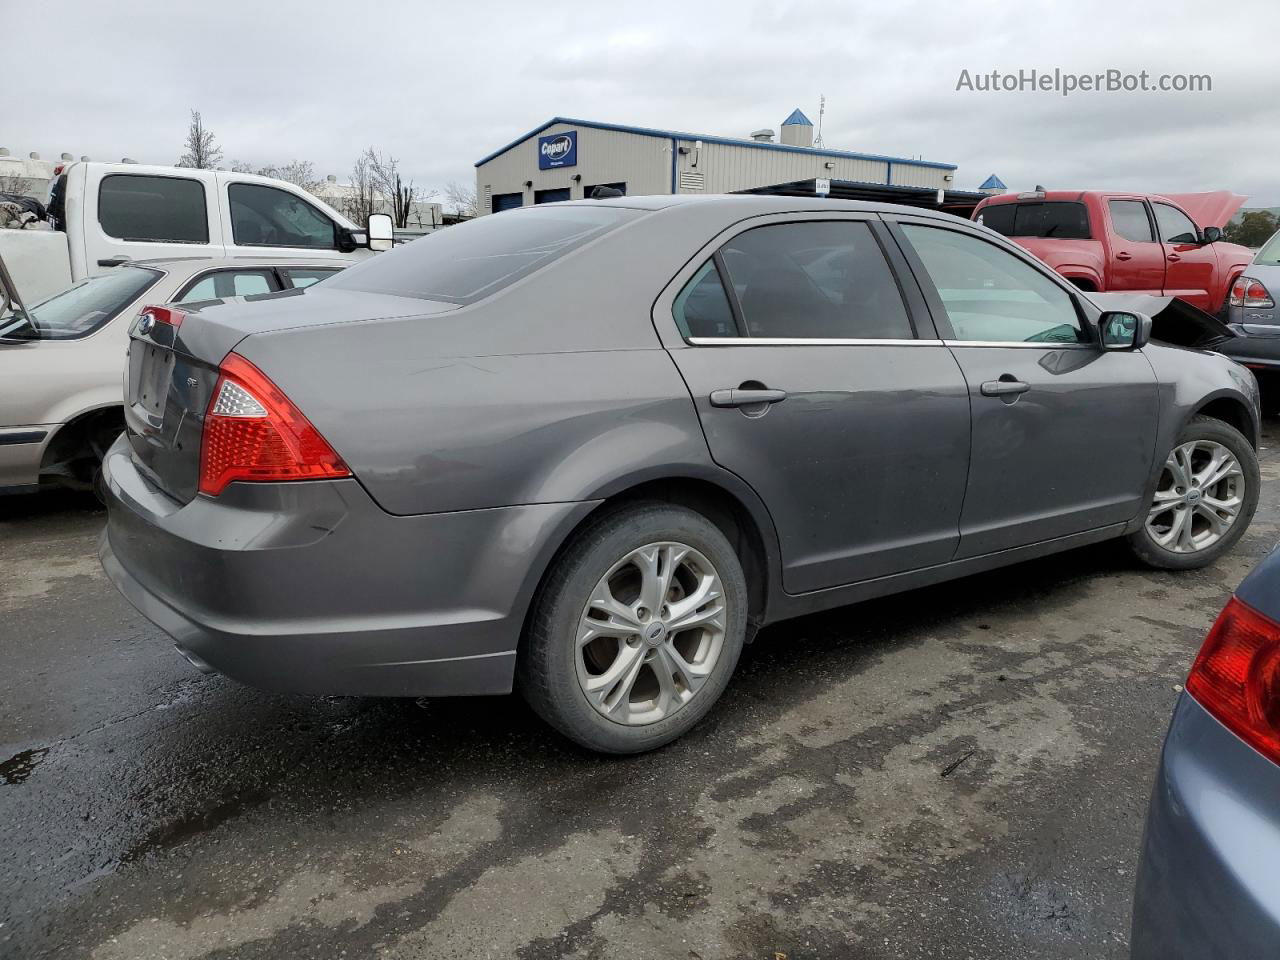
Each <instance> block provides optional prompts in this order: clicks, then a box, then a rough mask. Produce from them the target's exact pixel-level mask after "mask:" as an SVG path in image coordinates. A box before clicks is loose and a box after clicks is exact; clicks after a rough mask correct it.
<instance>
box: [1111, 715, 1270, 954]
mask: <svg viewBox="0 0 1280 960" xmlns="http://www.w3.org/2000/svg"><path fill="white" fill-rule="evenodd" d="M1277 944H1280V766H1277V765H1275V764H1273V763H1271V762H1270V761H1269V760H1267V759H1266V758H1265V757H1263V756H1261V755H1260V754H1258V753H1257V752H1256V751H1254V750H1253V748H1251V747H1250V746H1248V745H1247V744H1245V743H1244V742H1243V741H1242V740H1240V739H1239V738H1238V737H1236V736H1235V734H1233V733H1231V732H1230V731H1229V730H1227V729H1226V728H1225V727H1224V726H1222V724H1221V723H1219V722H1218V721H1217V720H1216V719H1214V718H1213V717H1212V716H1211V715H1210V714H1209V713H1208V712H1207V711H1206V710H1205V709H1204V708H1203V707H1201V706H1200V704H1198V703H1197V702H1196V701H1195V700H1194V699H1192V698H1191V697H1190V696H1187V695H1186V694H1183V696H1182V698H1181V700H1179V702H1178V706H1177V708H1176V709H1175V711H1174V715H1173V722H1172V723H1171V724H1170V727H1169V735H1168V737H1167V738H1166V740H1165V746H1164V752H1163V754H1162V756H1161V760H1160V768H1159V771H1158V772H1157V774H1156V784H1155V789H1154V791H1153V792H1152V797H1151V806H1150V809H1149V810H1148V813H1147V828H1146V835H1145V837H1144V838H1143V845H1142V857H1141V861H1140V863H1139V866H1138V879H1137V889H1136V892H1135V895H1134V906H1133V935H1132V938H1131V954H1130V955H1131V957H1133V958H1134V960H1156V958H1159V960H1192V958H1195V960H1213V958H1222V960H1228V958H1230V960H1238V958H1241V957H1270V956H1275V955H1276V951H1277Z"/></svg>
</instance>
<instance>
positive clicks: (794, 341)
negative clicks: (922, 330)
mask: <svg viewBox="0 0 1280 960" xmlns="http://www.w3.org/2000/svg"><path fill="white" fill-rule="evenodd" d="M685 343H689V344H692V345H693V346H695V347H744V346H753V347H801V346H817V347H831V346H852V347H940V346H942V345H943V343H944V341H942V340H936V339H935V340H918V339H916V338H914V337H912V338H911V339H902V340H872V339H841V338H838V337H688V338H686V339H685Z"/></svg>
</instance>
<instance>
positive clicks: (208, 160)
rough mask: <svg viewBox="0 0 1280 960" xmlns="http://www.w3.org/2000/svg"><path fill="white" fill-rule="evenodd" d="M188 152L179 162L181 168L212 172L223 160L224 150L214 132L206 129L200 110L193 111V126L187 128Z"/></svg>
mask: <svg viewBox="0 0 1280 960" xmlns="http://www.w3.org/2000/svg"><path fill="white" fill-rule="evenodd" d="M186 147H187V152H186V153H184V154H183V155H182V159H181V160H179V161H178V166H180V167H194V168H195V169H197V170H212V169H213V168H214V167H215V166H217V164H218V161H219V160H221V159H222V148H221V147H220V146H218V141H217V139H216V138H215V137H214V135H213V131H212V130H207V129H205V125H204V120H203V119H201V117H200V111H199V110H192V111H191V125H190V126H189V127H187V143H186Z"/></svg>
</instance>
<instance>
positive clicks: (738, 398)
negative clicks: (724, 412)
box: [711, 387, 787, 407]
mask: <svg viewBox="0 0 1280 960" xmlns="http://www.w3.org/2000/svg"><path fill="white" fill-rule="evenodd" d="M785 399H787V391H785V390H765V389H760V390H750V389H743V388H742V387H737V388H735V389H733V390H712V391H711V405H712V406H713V407H749V406H753V405H755V404H760V403H781V402H782V401H783V400H785Z"/></svg>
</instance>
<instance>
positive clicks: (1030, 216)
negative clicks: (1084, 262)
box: [978, 201, 1092, 240]
mask: <svg viewBox="0 0 1280 960" xmlns="http://www.w3.org/2000/svg"><path fill="white" fill-rule="evenodd" d="M978 222H979V223H981V224H983V225H985V226H988V227H990V228H991V229H992V230H994V231H995V232H996V233H1002V234H1004V235H1005V236H1006V237H1056V238H1058V239H1067V240H1088V239H1089V238H1090V237H1091V236H1092V234H1091V233H1090V232H1089V214H1088V211H1086V210H1085V208H1084V204H1083V203H1075V202H1066V201H1049V202H1039V201H1033V202H1030V203H994V204H992V205H991V206H989V207H983V208H982V214H981V215H980V216H979V218H978Z"/></svg>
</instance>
